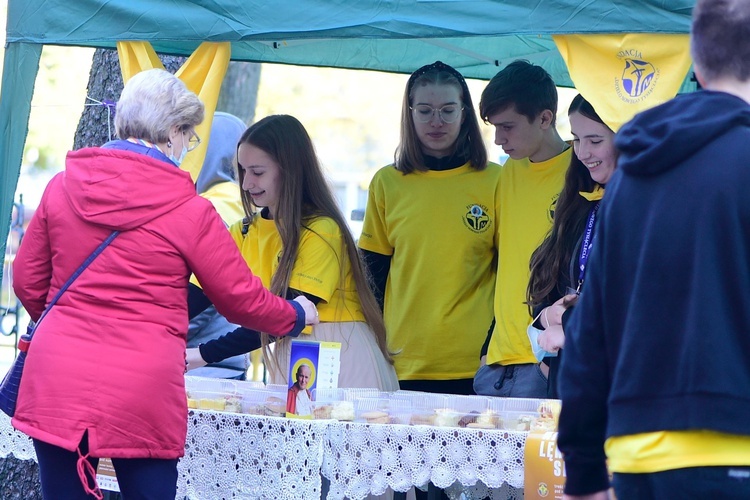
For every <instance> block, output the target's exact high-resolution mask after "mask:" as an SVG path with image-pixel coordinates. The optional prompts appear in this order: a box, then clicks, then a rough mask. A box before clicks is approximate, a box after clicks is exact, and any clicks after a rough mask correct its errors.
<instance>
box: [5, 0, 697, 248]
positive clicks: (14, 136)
mask: <svg viewBox="0 0 750 500" xmlns="http://www.w3.org/2000/svg"><path fill="white" fill-rule="evenodd" d="M694 3H695V2H694V0H284V1H269V0H99V1H95V0H8V18H7V30H6V41H7V45H6V52H5V63H4V69H3V83H2V96H0V221H8V220H9V219H10V214H11V209H12V203H13V196H14V192H15V187H16V183H17V182H18V175H19V172H20V166H21V155H22V152H23V144H24V141H25V137H26V130H27V126H28V118H29V111H30V106H31V97H32V94H33V87H34V79H35V77H36V73H37V68H38V64H39V58H40V55H41V48H42V46H43V45H44V44H53V45H75V46H85V47H102V48H114V47H115V44H116V42H117V41H118V40H144V41H148V42H150V43H151V45H152V46H153V47H154V49H155V50H156V51H157V52H164V53H171V54H178V55H189V54H191V53H192V51H193V50H194V49H195V48H197V47H198V45H200V43H201V42H203V41H217V42H218V41H230V42H232V59H233V60H238V61H254V62H269V63H281V64H296V65H305V66H325V67H336V68H349V69H363V70H379V71H389V72H398V73H410V72H412V71H413V70H414V69H416V68H418V67H420V66H422V65H424V64H428V63H431V62H434V61H435V60H438V59H439V60H442V61H443V62H445V63H447V64H450V65H451V66H454V67H455V68H457V69H458V70H459V71H461V73H463V74H464V75H465V76H466V77H469V78H479V79H489V78H491V77H492V76H493V75H494V74H495V73H497V72H498V71H499V70H500V69H502V68H503V67H504V66H505V65H507V64H508V63H509V62H511V61H513V60H515V59H527V60H529V61H531V62H533V63H535V64H538V65H541V66H543V67H544V68H545V69H546V70H547V71H548V72H549V73H550V74H551V75H552V77H553V78H554V80H555V82H556V83H557V84H558V85H560V86H568V87H570V86H572V82H571V80H570V76H569V75H568V71H567V68H566V66H565V63H564V61H563V59H562V58H561V56H560V54H559V53H558V51H557V48H556V46H555V43H554V42H553V40H552V35H556V34H587V33H590V34H594V33H688V32H689V30H690V16H691V13H692V7H693V4H694ZM694 87H695V84H694V83H693V82H691V81H690V80H689V78H688V79H686V81H685V83H684V84H683V91H689V90H692V89H694ZM7 233H8V227H7V224H6V223H4V222H3V223H0V242H2V243H0V244H2V245H3V247H4V245H5V243H4V242H5V240H6V239H7Z"/></svg>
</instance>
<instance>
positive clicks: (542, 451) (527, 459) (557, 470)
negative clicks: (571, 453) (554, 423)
mask: <svg viewBox="0 0 750 500" xmlns="http://www.w3.org/2000/svg"><path fill="white" fill-rule="evenodd" d="M523 458H524V465H523V470H524V485H523V497H524V498H525V499H526V500H531V499H545V500H552V499H555V500H557V499H561V498H562V497H563V488H564V487H565V462H563V457H562V454H561V453H560V450H558V449H557V432H544V433H542V432H531V433H529V435H528V436H527V437H526V447H525V449H524V457H523Z"/></svg>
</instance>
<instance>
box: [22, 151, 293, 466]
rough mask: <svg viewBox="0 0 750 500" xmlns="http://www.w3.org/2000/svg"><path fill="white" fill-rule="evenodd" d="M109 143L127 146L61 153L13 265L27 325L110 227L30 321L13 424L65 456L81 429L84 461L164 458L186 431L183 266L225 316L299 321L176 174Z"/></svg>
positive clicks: (186, 178) (156, 160)
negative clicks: (62, 160)
mask: <svg viewBox="0 0 750 500" xmlns="http://www.w3.org/2000/svg"><path fill="white" fill-rule="evenodd" d="M119 143H120V147H122V148H127V149H131V151H126V150H121V149H116V148H117V147H118V144H115V145H114V148H115V149H107V148H88V149H81V150H78V151H74V152H71V153H69V154H68V157H67V161H66V168H65V171H64V172H62V173H60V174H58V175H57V176H55V177H54V178H53V179H52V181H50V183H49V185H48V186H47V189H46V191H45V193H44V196H43V198H42V201H41V203H40V205H39V208H38V209H37V211H36V213H35V214H34V217H33V219H32V220H31V222H30V224H29V228H28V231H27V232H26V236H25V237H24V240H23V243H22V244H21V247H20V249H19V251H18V255H17V257H16V260H15V262H14V264H13V272H14V283H13V286H14V289H15V291H16V294H17V295H18V297H19V299H20V300H21V302H22V303H23V305H24V307H25V308H26V309H27V311H28V312H29V315H30V316H31V318H32V319H33V320H37V319H38V318H39V316H40V315H41V314H42V311H43V310H44V308H45V305H46V304H47V303H49V301H50V300H51V299H52V298H53V297H54V296H55V295H56V294H57V291H58V290H59V289H60V287H61V286H62V285H63V284H64V283H65V281H66V280H67V279H68V278H69V277H70V276H71V275H72V274H73V272H74V271H75V270H76V269H77V268H78V267H79V265H80V264H81V263H82V262H83V261H84V259H86V258H87V257H88V256H89V255H90V254H91V252H92V251H93V250H94V249H95V248H96V247H97V246H98V245H99V244H100V243H101V242H102V241H103V240H104V239H105V238H106V237H107V236H108V235H109V234H110V233H111V232H112V231H113V230H118V231H121V234H120V235H119V236H117V238H115V239H114V240H113V241H112V243H111V244H110V245H109V246H108V247H107V248H105V249H104V251H103V252H102V253H101V255H99V256H98V257H97V258H96V259H95V260H94V261H93V262H92V263H91V265H90V266H89V267H88V268H86V269H85V270H84V271H83V273H82V274H81V275H80V276H79V277H78V278H77V279H76V280H75V282H74V283H73V284H72V285H71V287H70V288H69V289H68V290H67V291H66V292H65V293H64V294H63V295H62V296H61V298H60V299H59V301H58V302H57V304H56V305H55V306H54V307H53V308H52V309H51V310H50V312H49V313H48V314H47V315H46V316H45V318H44V320H43V321H42V322H41V323H40V324H39V326H38V327H37V330H36V333H35V335H34V339H33V340H32V342H31V347H30V348H29V351H28V358H27V360H26V366H25V371H24V375H23V378H22V380H21V385H20V390H19V397H18V405H17V408H16V414H15V417H14V419H13V425H14V426H15V427H16V428H17V429H18V430H20V431H22V432H24V433H26V434H28V435H29V436H31V437H32V438H35V439H39V440H41V441H44V442H47V443H50V444H52V445H55V446H59V447H62V448H64V449H67V450H69V451H73V450H75V449H76V448H77V447H78V444H79V442H80V441H81V438H82V436H83V434H84V433H85V432H88V442H89V450H90V454H91V455H92V456H95V457H113V458H164V459H172V458H177V457H180V456H182V455H183V454H184V443H185V435H186V430H187V402H186V397H185V389H184V376H183V374H184V371H185V338H186V332H187V326H188V318H187V306H186V301H187V297H186V295H187V284H188V277H189V276H190V273H191V271H193V272H194V273H195V274H196V276H197V277H198V279H199V280H200V281H201V283H202V284H203V289H204V291H205V293H206V294H207V295H208V296H209V298H210V299H211V300H212V301H213V303H214V304H215V305H216V307H217V309H218V310H219V311H220V312H221V313H223V314H224V315H225V316H226V317H227V318H228V319H229V320H230V321H233V322H235V323H238V324H242V325H244V326H247V327H249V328H253V329H257V330H262V331H267V332H269V333H273V334H276V335H282V334H286V333H288V332H290V331H291V330H293V329H295V330H301V327H302V325H301V324H300V321H297V318H298V313H297V312H296V308H295V307H293V306H290V305H289V303H287V302H286V301H285V300H283V299H281V298H279V297H276V296H274V295H272V294H271V293H270V292H268V291H267V290H265V289H264V288H263V287H262V285H261V283H260V280H259V279H258V278H256V277H255V276H253V275H252V273H251V272H250V270H249V269H248V267H247V265H246V264H245V262H244V260H243V259H242V257H241V256H240V254H239V252H238V250H237V246H236V245H235V244H234V242H233V241H232V239H231V237H230V235H229V233H228V231H227V230H226V228H225V227H224V224H223V222H222V221H221V219H220V218H219V216H218V215H217V214H216V212H215V211H214V209H213V207H212V206H211V204H210V202H208V201H207V200H205V199H203V198H201V197H199V196H197V195H196V193H195V187H194V186H193V183H192V180H191V178H190V175H189V174H188V173H187V172H184V171H182V170H180V169H178V168H176V167H175V166H174V164H172V163H170V162H168V161H167V160H166V158H165V157H163V155H161V154H156V153H158V151H155V150H154V148H145V146H138V145H133V144H132V143H129V142H127V141H119ZM110 147H112V146H111V145H110ZM133 149H134V150H143V151H141V153H143V154H140V153H138V152H134V151H132V150H133ZM160 158H161V159H160ZM302 316H304V315H303V314H302Z"/></svg>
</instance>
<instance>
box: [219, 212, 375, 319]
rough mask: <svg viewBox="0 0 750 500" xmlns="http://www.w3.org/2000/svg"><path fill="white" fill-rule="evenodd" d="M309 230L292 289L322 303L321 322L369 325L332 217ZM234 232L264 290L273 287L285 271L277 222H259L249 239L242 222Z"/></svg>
mask: <svg viewBox="0 0 750 500" xmlns="http://www.w3.org/2000/svg"><path fill="white" fill-rule="evenodd" d="M307 226H308V228H303V229H302V232H301V236H300V244H299V251H298V252H297V260H296V261H295V263H294V268H293V269H292V276H291V279H290V280H289V288H293V289H295V290H299V291H300V292H305V293H309V294H312V295H315V296H316V297H320V298H321V299H322V302H321V303H319V304H318V313H319V314H320V321H321V322H341V321H364V320H365V317H364V314H363V313H362V306H361V305H360V302H359V295H357V288H356V286H355V284H354V280H353V277H352V272H351V263H350V262H349V258H348V257H347V255H346V253H343V254H342V236H341V231H340V229H339V226H338V225H337V224H336V222H335V221H334V220H333V219H331V218H329V217H317V218H315V219H313V220H312V221H310V222H309V223H307ZM229 232H230V233H231V234H232V238H234V241H235V243H237V247H239V249H240V253H242V256H243V257H244V258H245V262H247V265H248V266H249V267H250V269H252V271H253V273H254V274H255V275H256V276H258V277H259V278H260V279H261V281H262V282H263V285H264V286H266V287H269V286H270V284H271V278H272V277H273V275H274V273H275V272H276V269H277V268H278V266H279V259H280V258H281V249H282V245H281V236H280V235H279V232H278V230H277V229H276V224H275V223H274V221H272V220H267V219H263V218H262V217H260V216H257V217H255V219H254V220H253V223H252V224H250V227H249V228H248V232H247V234H246V235H243V234H242V221H238V222H236V223H234V224H232V226H230V228H229ZM342 265H343V266H344V273H345V274H344V279H343V282H342V277H341V266H342Z"/></svg>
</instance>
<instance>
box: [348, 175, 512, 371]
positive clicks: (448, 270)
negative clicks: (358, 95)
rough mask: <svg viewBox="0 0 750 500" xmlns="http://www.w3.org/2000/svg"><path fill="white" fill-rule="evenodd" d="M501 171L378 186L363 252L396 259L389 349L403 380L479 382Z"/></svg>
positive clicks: (399, 178) (388, 301) (388, 307)
mask: <svg viewBox="0 0 750 500" xmlns="http://www.w3.org/2000/svg"><path fill="white" fill-rule="evenodd" d="M499 176H500V166H499V165H496V164H494V163H491V164H489V165H488V167H487V168H486V169H485V170H482V171H476V170H474V169H472V168H470V167H469V165H468V164H466V165H463V166H461V167H458V168H455V169H452V170H445V171H428V172H414V173H410V174H408V175H404V174H402V173H401V172H399V171H397V170H396V169H395V168H394V167H393V166H388V167H385V168H382V169H380V170H379V171H378V172H377V173H376V174H375V177H374V178H373V180H372V182H371V184H370V192H369V197H368V201H367V209H366V212H365V220H364V225H363V229H362V235H361V236H360V239H359V246H360V247H361V248H363V249H365V250H369V251H372V252H377V253H380V254H383V255H391V256H392V259H391V267H390V271H389V274H388V281H387V283H386V290H385V311H384V318H385V325H386V330H387V336H388V347H389V349H391V350H392V351H394V352H399V354H398V355H397V356H395V357H394V360H395V368H396V374H397V375H398V378H399V379H400V380H456V379H466V378H471V377H473V376H474V373H475V372H476V370H477V368H478V367H479V351H480V349H481V347H482V343H483V341H484V339H485V337H486V335H487V328H488V327H489V325H490V322H491V321H492V293H493V288H494V284H495V267H496V264H495V262H496V260H495V259H496V253H497V231H496V230H495V226H496V224H497V207H498V203H499V201H500V198H499V191H498V180H499Z"/></svg>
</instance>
